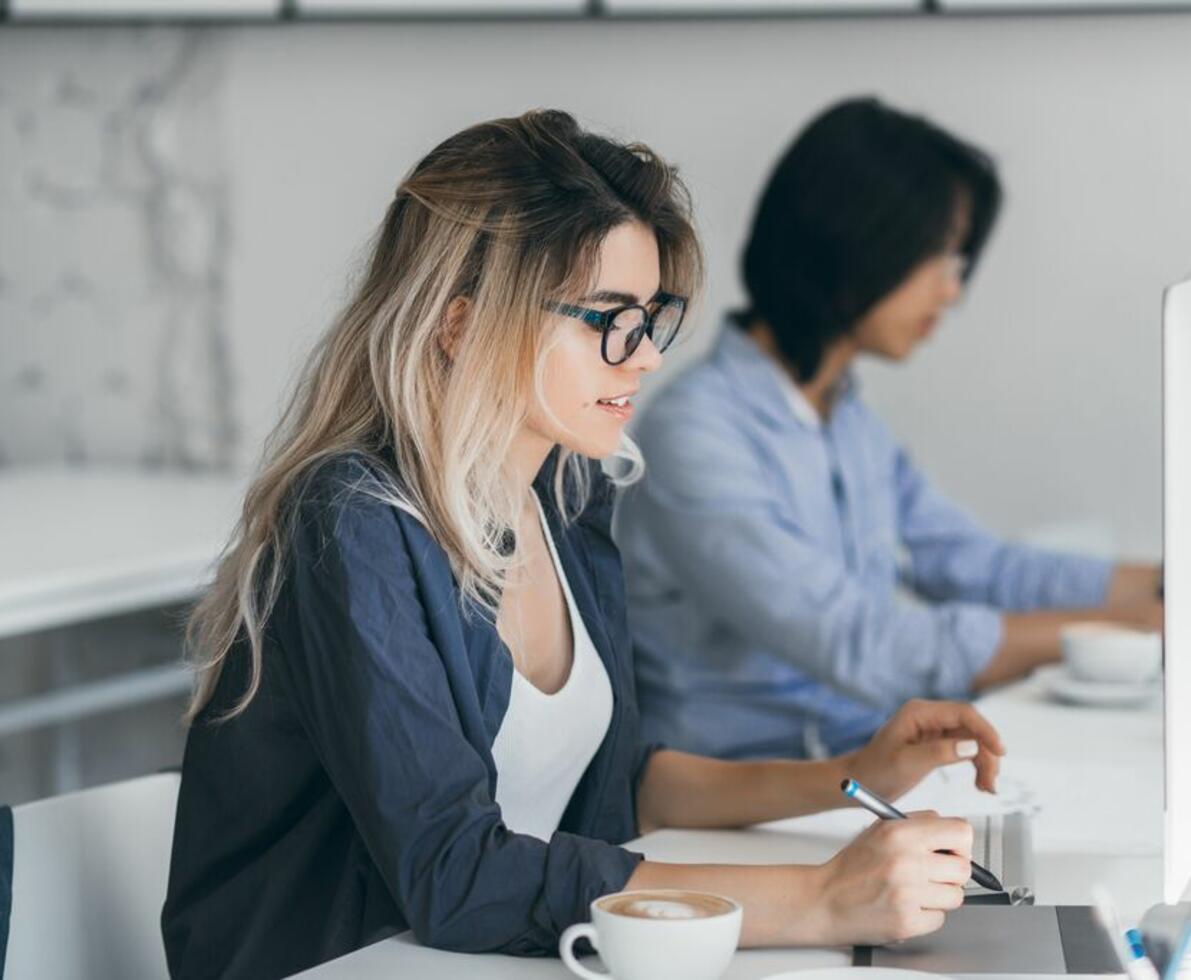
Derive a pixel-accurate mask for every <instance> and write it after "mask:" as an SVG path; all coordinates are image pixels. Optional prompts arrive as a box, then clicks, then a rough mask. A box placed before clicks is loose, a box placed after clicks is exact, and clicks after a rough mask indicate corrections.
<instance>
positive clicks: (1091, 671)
mask: <svg viewBox="0 0 1191 980" xmlns="http://www.w3.org/2000/svg"><path fill="white" fill-rule="evenodd" d="M1059 642H1060V645H1061V647H1062V650H1063V663H1064V664H1065V665H1066V668H1067V672H1068V673H1069V674H1070V675H1071V677H1073V678H1074V679H1076V680H1078V681H1085V682H1088V683H1097V684H1131V685H1141V684H1148V683H1149V682H1151V681H1153V680H1154V679H1155V678H1156V677H1157V676H1158V674H1159V672H1160V671H1161V670H1162V637H1161V635H1160V634H1158V633H1150V632H1142V631H1141V630H1134V629H1129V628H1127V627H1124V626H1115V625H1112V624H1111V623H1071V624H1069V625H1067V626H1064V627H1063V628H1062V630H1061V631H1060V633H1059Z"/></svg>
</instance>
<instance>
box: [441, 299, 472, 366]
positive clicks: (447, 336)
mask: <svg viewBox="0 0 1191 980" xmlns="http://www.w3.org/2000/svg"><path fill="white" fill-rule="evenodd" d="M470 310H471V300H470V299H468V298H467V297H466V296H456V297H455V298H454V299H453V300H451V302H449V303H448V304H447V309H446V312H445V313H443V318H442V329H441V330H440V331H439V333H438V346H439V348H440V349H441V350H442V352H443V353H444V354H446V355H447V357H448V358H449V359H450V360H452V361H453V360H454V359H455V354H456V352H457V351H458V350H459V341H460V339H461V338H462V337H463V328H464V327H465V326H466V325H467V315H468V313H469V312H470Z"/></svg>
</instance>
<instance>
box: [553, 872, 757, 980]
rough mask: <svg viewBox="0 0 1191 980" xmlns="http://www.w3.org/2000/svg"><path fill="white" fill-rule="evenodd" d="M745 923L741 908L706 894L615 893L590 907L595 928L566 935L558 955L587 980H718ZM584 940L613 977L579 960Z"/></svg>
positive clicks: (572, 930) (572, 929) (569, 931)
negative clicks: (578, 949) (579, 947)
mask: <svg viewBox="0 0 1191 980" xmlns="http://www.w3.org/2000/svg"><path fill="white" fill-rule="evenodd" d="M742 918H743V911H742V909H741V907H740V903H738V902H735V901H733V900H732V899H730V898H725V897H723V896H722V895H712V894H710V893H708V892H696V891H685V890H678V889H672V890H666V889H650V890H643V891H627V892H617V893H616V894H614V895H604V896H602V897H601V898H597V899H596V900H595V901H594V902H592V903H591V922H583V923H580V924H578V925H573V926H571V927H570V928H569V929H567V930H566V931H565V932H564V933H563V934H562V939H561V940H559V944H558V949H559V953H560V954H561V956H562V961H563V963H565V964H566V965H567V967H568V968H569V969H570V970H571V972H572V973H574V974H576V975H578V976H580V977H584V978H586V980H609V977H612V978H614V980H719V978H720V977H722V976H723V975H724V971H725V970H727V969H728V964H729V963H730V962H731V960H732V954H733V953H735V952H736V944H737V943H738V942H740V923H741V919H742ZM580 939H586V940H587V941H588V942H590V943H591V944H592V946H594V947H595V948H596V950H597V951H598V952H599V954H600V958H601V959H602V960H603V961H604V963H605V964H606V965H607V967H608V969H609V970H610V971H611V972H610V973H596V972H595V971H594V970H589V969H587V967H585V966H584V965H583V964H582V963H580V962H579V961H578V960H577V959H576V958H575V953H574V950H573V947H574V945H575V943H576V942H578V941H579V940H580Z"/></svg>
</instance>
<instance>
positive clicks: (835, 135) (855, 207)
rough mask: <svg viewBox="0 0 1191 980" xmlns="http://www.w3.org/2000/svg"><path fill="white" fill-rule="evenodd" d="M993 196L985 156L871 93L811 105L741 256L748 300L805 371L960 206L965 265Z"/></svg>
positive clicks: (945, 228) (973, 256)
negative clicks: (821, 107) (965, 220)
mask: <svg viewBox="0 0 1191 980" xmlns="http://www.w3.org/2000/svg"><path fill="white" fill-rule="evenodd" d="M1000 202H1001V187H1000V182H999V181H998V179H997V174H996V169H995V167H994V165H993V162H992V160H991V158H990V157H989V156H988V155H987V154H986V153H984V152H983V151H982V150H980V149H977V148H976V147H974V146H971V145H969V144H968V143H965V142H963V141H961V140H959V139H957V138H956V137H954V136H952V135H951V134H950V133H947V132H944V131H943V130H942V129H940V128H939V127H937V126H935V125H933V124H932V123H930V122H928V121H927V120H925V119H923V118H921V117H918V116H911V115H907V114H905V113H902V112H898V111H897V110H895V109H891V108H889V107H888V106H886V105H883V104H882V103H881V102H879V101H878V100H877V99H875V98H860V99H849V100H847V101H844V102H840V103H837V104H836V105H834V106H832V107H830V108H829V109H827V110H826V111H824V112H823V113H822V114H821V115H819V116H818V117H816V118H815V119H814V120H813V121H812V122H811V123H810V124H809V125H808V126H807V127H806V128H805V129H804V130H803V131H802V133H801V134H800V135H799V136H798V137H797V139H795V141H794V143H793V144H792V145H791V146H790V148H789V149H788V150H787V151H786V153H785V155H784V156H783V157H782V158H781V160H780V161H779V162H778V164H777V167H776V168H775V169H774V171H773V174H772V176H771V177H770V178H769V183H768V184H767V185H766V187H765V191H764V193H763V194H762V195H761V200H760V202H759V204H758V206H757V213H756V216H755V218H754V220H753V228H752V233H751V234H750V236H749V241H748V244H747V245H746V246H745V250H744V256H743V263H742V264H743V272H744V284H745V288H746V289H747V291H748V297H749V307H748V308H747V309H746V310H745V311H744V312H742V313H739V314H737V315H736V320H737V322H738V323H739V324H740V325H741V326H747V325H748V323H749V322H750V321H752V320H755V319H761V320H764V321H765V322H766V323H768V324H769V326H770V327H771V328H772V330H773V333H774V336H775V338H776V341H777V345H778V348H779V349H780V350H781V352H782V355H783V356H784V357H785V358H786V360H787V361H788V362H789V363H790V365H791V366H792V367H793V368H794V370H795V372H796V373H797V376H798V377H799V379H800V380H803V381H809V380H810V379H811V378H813V377H814V376H815V374H816V372H817V371H818V369H819V365H820V362H821V361H822V358H823V353H824V351H825V349H826V348H827V346H828V345H829V344H830V343H831V342H832V341H833V340H835V339H836V338H838V337H840V336H842V335H844V334H846V333H848V332H849V331H850V330H851V329H852V328H853V327H854V326H855V325H856V323H857V322H858V321H859V320H860V319H861V318H862V317H863V316H864V314H865V313H866V312H868V310H869V309H871V308H872V307H873V305H875V304H876V303H877V302H878V301H879V300H880V299H882V298H883V297H884V296H886V295H887V294H889V293H890V292H891V291H893V290H894V289H895V288H896V287H897V286H898V285H900V284H901V283H902V282H903V281H904V280H905V279H906V277H907V276H908V275H909V274H910V273H911V272H912V271H913V270H914V269H915V268H916V267H917V266H918V265H919V264H920V263H921V262H923V261H924V260H927V259H929V258H931V257H932V256H933V255H937V254H939V253H941V252H943V251H944V249H945V248H946V247H947V245H948V236H949V234H950V233H951V232H952V229H953V222H954V221H955V218H956V214H957V208H958V207H959V206H960V205H961V203H962V204H966V206H967V208H968V212H969V226H968V233H967V236H966V238H965V239H964V241H963V242H961V243H960V245H959V251H960V252H961V253H962V254H963V255H964V256H965V257H966V258H967V260H968V265H967V272H966V273H965V278H966V276H969V275H971V272H972V270H973V269H974V268H975V265H976V261H977V259H978V258H979V256H980V252H981V249H982V248H983V247H984V243H985V241H986V240H987V238H988V235H989V232H990V231H991V229H992V226H993V223H994V222H995V221H996V216H997V212H998V210H999V208H1000Z"/></svg>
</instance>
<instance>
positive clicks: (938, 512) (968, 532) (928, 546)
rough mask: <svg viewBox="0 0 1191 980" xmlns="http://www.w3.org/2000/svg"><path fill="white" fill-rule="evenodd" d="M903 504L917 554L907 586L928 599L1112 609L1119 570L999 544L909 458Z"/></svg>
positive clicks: (901, 482)
mask: <svg viewBox="0 0 1191 980" xmlns="http://www.w3.org/2000/svg"><path fill="white" fill-rule="evenodd" d="M897 500H898V519H899V532H900V535H901V539H902V543H903V544H904V545H905V546H906V548H907V550H908V551H909V553H910V570H909V575H908V581H907V584H908V585H909V586H910V587H911V588H913V589H914V590H915V591H916V592H918V593H919V594H920V595H923V596H925V597H927V598H930V599H934V600H947V599H959V600H963V601H967V602H977V603H984V604H986V605H989V606H995V607H996V608H998V609H1003V610H1012V611H1025V610H1030V609H1047V608H1051V609H1054V608H1086V607H1092V606H1099V605H1101V604H1102V603H1103V602H1104V599H1105V596H1106V595H1107V592H1108V584H1109V579H1110V578H1111V576H1112V571H1113V565H1112V563H1111V562H1107V561H1102V560H1100V559H1095V558H1084V557H1080V556H1077V555H1065V554H1059V553H1056V552H1053V551H1045V550H1043V549H1040V548H1031V547H1027V546H1025V545H1019V544H1011V543H1009V542H1006V541H1003V540H1000V539H998V538H996V537H994V536H993V535H991V534H989V533H988V532H987V531H985V530H984V529H983V528H982V527H980V525H979V524H977V523H976V521H974V520H973V519H972V518H971V517H970V516H969V515H968V514H967V513H966V512H965V511H964V510H963V509H962V508H960V507H958V506H956V505H955V504H954V503H952V502H951V501H950V500H948V499H947V498H946V497H944V496H943V495H942V494H941V493H939V492H938V491H937V490H936V489H935V488H934V487H933V486H931V484H930V483H929V481H928V480H927V479H926V478H925V477H924V476H923V475H922V473H921V472H920V471H919V470H918V469H917V468H916V467H915V466H914V464H913V462H912V461H911V460H910V458H909V456H908V455H907V454H906V453H905V452H904V451H899V452H898V456H897Z"/></svg>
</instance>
